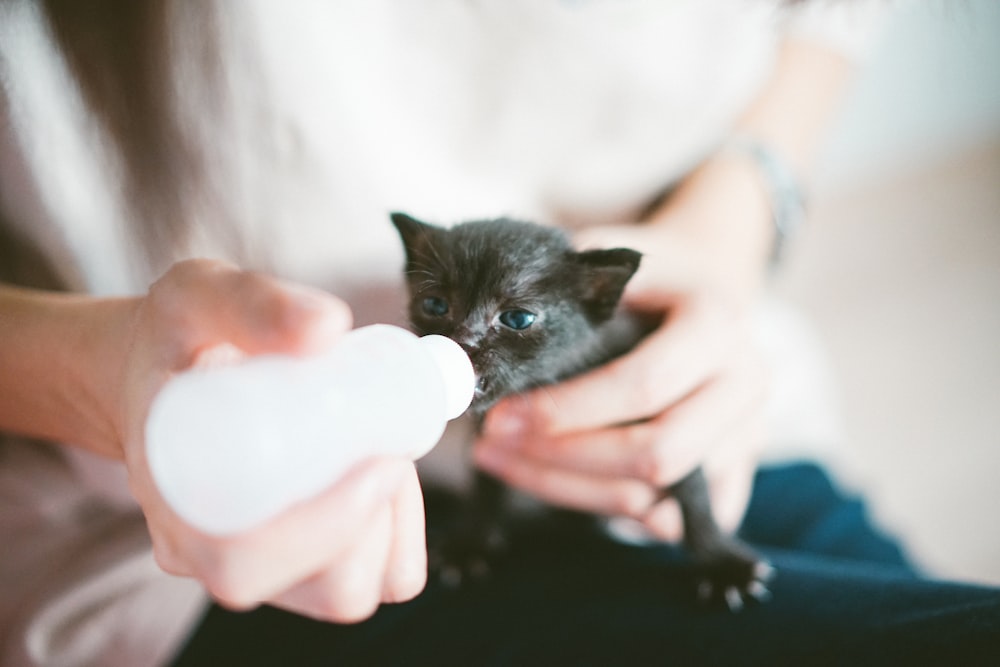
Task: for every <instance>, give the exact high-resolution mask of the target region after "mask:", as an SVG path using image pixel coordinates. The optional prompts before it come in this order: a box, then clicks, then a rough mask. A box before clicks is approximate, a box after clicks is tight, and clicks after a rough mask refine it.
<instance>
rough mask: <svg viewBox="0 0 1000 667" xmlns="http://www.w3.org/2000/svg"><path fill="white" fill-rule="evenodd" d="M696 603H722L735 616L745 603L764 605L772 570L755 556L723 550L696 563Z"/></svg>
mask: <svg viewBox="0 0 1000 667" xmlns="http://www.w3.org/2000/svg"><path fill="white" fill-rule="evenodd" d="M698 573H699V579H698V599H699V600H700V601H701V602H702V603H703V604H718V603H720V602H721V603H724V604H725V605H726V607H727V608H728V609H729V611H731V612H734V613H735V612H738V611H740V610H741V609H743V607H744V606H746V604H747V603H748V602H751V601H754V602H767V601H768V600H769V599H771V591H770V590H768V588H767V584H768V582H770V581H771V580H772V579H773V578H774V575H775V569H774V567H772V566H771V565H770V564H769V563H767V562H766V561H764V560H762V559H760V558H759V557H758V556H757V555H756V554H753V553H752V552H749V551H747V550H744V549H732V550H730V549H726V550H723V551H720V552H717V553H715V554H713V555H712V556H710V557H707V558H705V559H700V560H699V563H698Z"/></svg>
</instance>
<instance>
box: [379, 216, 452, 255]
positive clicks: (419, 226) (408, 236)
mask: <svg viewBox="0 0 1000 667" xmlns="http://www.w3.org/2000/svg"><path fill="white" fill-rule="evenodd" d="M389 218H390V219H391V220H392V224H393V225H395V226H396V231H398V232H399V237H400V238H401V239H402V240H403V248H404V249H405V250H406V264H407V267H410V266H411V265H412V264H413V263H414V262H415V261H419V259H420V258H421V257H425V256H427V254H428V253H427V248H428V246H429V244H430V242H431V238H432V237H433V235H434V234H435V233H436V232H438V231H440V229H441V228H440V227H435V226H434V225H431V224H428V223H426V222H421V221H420V220H417V219H416V218H413V217H411V216H408V215H406V214H405V213H399V212H393V213H390V214H389Z"/></svg>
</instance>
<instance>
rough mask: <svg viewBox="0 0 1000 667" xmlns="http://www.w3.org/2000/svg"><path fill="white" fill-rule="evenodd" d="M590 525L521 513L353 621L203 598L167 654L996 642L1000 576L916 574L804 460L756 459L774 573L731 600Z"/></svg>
mask: <svg viewBox="0 0 1000 667" xmlns="http://www.w3.org/2000/svg"><path fill="white" fill-rule="evenodd" d="M451 509H453V500H452V499H450V498H448V497H445V496H441V497H439V496H429V497H428V522H429V527H430V528H434V524H435V523H436V522H438V521H443V520H445V519H446V517H447V515H448V514H449V511H450V510H451ZM594 525H595V524H594V522H592V521H589V520H587V519H586V518H584V517H579V516H576V515H571V514H564V513H552V514H551V515H547V516H545V517H544V518H539V517H536V518H533V519H525V520H524V521H522V522H519V523H518V524H517V525H516V526H515V529H514V531H513V533H512V535H511V538H510V549H509V552H508V554H507V557H506V558H505V559H504V560H503V562H502V563H500V564H499V565H498V566H497V567H496V568H495V569H494V572H493V573H492V575H491V576H490V577H489V578H488V579H486V580H485V581H483V582H477V583H475V584H471V585H466V586H461V587H458V588H448V587H446V586H443V585H441V584H438V583H436V582H433V581H432V582H431V583H429V584H428V588H427V590H426V591H425V592H424V593H423V594H422V595H420V596H419V597H418V598H417V599H416V600H414V601H412V602H409V603H406V604H402V605H389V606H384V607H383V608H382V609H381V610H380V611H379V612H378V613H377V614H376V615H375V616H374V617H373V618H371V619H369V620H368V621H365V622H364V623H360V624H357V625H347V626H340V625H333V624H325V623H319V622H315V621H310V620H308V619H304V618H301V617H298V616H295V615H293V614H289V613H286V612H282V611H279V610H276V609H273V608H268V607H264V608H261V609H258V610H256V611H253V612H248V613H233V612H228V611H225V610H223V609H221V608H219V607H213V608H212V609H211V610H210V611H209V613H208V615H207V616H206V618H205V619H204V620H203V622H202V624H201V626H200V627H199V628H198V630H197V631H196V632H195V633H194V635H193V637H192V638H191V640H190V642H189V643H188V645H187V646H186V647H185V649H184V650H183V652H182V653H181V655H180V657H179V659H178V660H177V663H176V664H177V665H181V666H185V665H201V664H241V665H248V664H267V665H326V664H365V665H372V664H401V665H422V664H433V665H447V664H456V665H470V664H474V665H525V664H546V665H554V664H555V665H558V664H572V665H583V664H596V665H603V664H627V663H630V662H631V663H639V664H648V663H650V662H653V663H670V664H685V665H690V664H769V665H772V664H816V663H818V662H819V663H822V662H827V663H841V664H852V665H853V664H866V663H870V664H896V663H897V662H898V661H899V662H900V664H903V663H902V662H901V661H904V660H905V661H906V662H907V663H908V664H913V663H917V664H921V663H925V662H926V663H940V662H941V661H946V662H949V663H952V664H959V663H960V664H974V663H975V662H976V661H980V662H982V663H983V664H990V663H991V662H992V661H991V659H990V657H991V656H992V658H993V659H995V657H996V656H997V655H1000V591H998V590H994V589H988V588H981V587H974V586H967V585H960V584H954V583H943V582H935V581H930V580H926V579H923V578H921V577H920V576H919V575H918V574H917V573H916V572H915V571H914V570H913V569H912V568H911V567H910V566H909V565H908V564H907V563H906V561H905V559H904V557H903V554H902V552H901V550H900V549H899V547H898V546H897V545H896V544H895V543H894V542H893V541H892V540H891V539H889V538H888V537H886V536H884V535H881V534H880V533H878V532H877V531H876V530H875V529H874V528H873V527H872V526H871V524H870V523H869V521H868V519H867V517H866V516H865V513H864V508H863V506H862V505H861V504H860V503H858V502H857V501H855V500H852V499H849V498H845V497H844V496H843V495H841V494H840V493H838V492H837V491H836V489H834V488H833V487H832V486H831V484H830V482H829V480H828V479H827V478H826V476H825V475H824V474H823V473H822V472H821V471H820V470H819V469H818V468H816V467H814V466H810V465H795V466H785V467H780V468H773V469H768V470H764V471H762V472H761V473H759V474H758V478H757V484H756V486H755V491H754V497H753V500H752V501H751V505H750V507H749V509H748V512H747V517H746V520H745V522H744V526H743V529H742V533H743V535H744V537H746V538H747V539H748V541H750V542H751V543H753V544H755V545H757V546H758V547H760V549H761V550H762V551H763V552H764V553H765V554H766V555H767V557H768V558H769V559H770V560H771V562H772V564H773V565H774V566H775V568H776V570H777V574H776V576H775V578H774V580H773V581H772V582H771V584H770V589H771V591H772V593H773V596H772V599H771V600H770V601H768V602H766V603H763V604H757V603H753V604H749V605H747V606H746V608H744V610H743V611H741V612H739V613H737V614H734V613H731V612H729V611H728V610H727V609H725V608H724V607H712V608H706V607H704V606H701V605H700V604H699V603H698V602H697V596H696V593H695V581H696V577H695V576H694V575H695V573H694V572H693V571H691V569H690V567H689V566H688V565H687V564H686V563H685V561H684V559H683V555H682V553H681V552H680V551H679V550H678V549H676V548H673V547H669V546H654V547H636V546H630V545H625V544H620V543H617V542H615V541H613V540H611V539H609V538H608V537H607V536H606V535H605V534H604V533H603V532H601V531H599V530H596V529H595V528H594ZM956 661H957V662H956Z"/></svg>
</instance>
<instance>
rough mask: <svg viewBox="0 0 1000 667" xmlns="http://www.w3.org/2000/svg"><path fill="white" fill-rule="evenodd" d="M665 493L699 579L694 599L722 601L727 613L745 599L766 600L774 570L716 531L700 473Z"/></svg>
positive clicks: (739, 606) (704, 483) (752, 553)
mask: <svg viewBox="0 0 1000 667" xmlns="http://www.w3.org/2000/svg"><path fill="white" fill-rule="evenodd" d="M667 493H668V494H669V495H672V496H674V497H675V498H677V501H678V502H679V503H680V506H681V514H682V515H683V517H684V545H685V547H686V548H687V550H688V553H689V554H690V556H691V558H692V560H694V562H695V564H696V565H697V566H698V569H699V574H700V575H701V579H700V581H699V583H698V596H699V597H700V598H701V599H702V600H703V601H705V602H711V601H714V600H722V601H724V602H725V603H726V605H727V606H728V607H729V609H730V610H731V611H739V610H740V609H741V608H742V607H743V604H744V602H745V601H746V600H747V599H749V598H753V599H755V600H758V601H764V600H766V599H768V598H769V597H770V592H769V591H768V589H767V587H766V586H765V584H766V583H767V582H768V581H769V580H770V579H771V577H772V576H773V575H774V568H772V567H771V566H770V565H769V564H768V563H767V562H766V561H765V560H764V559H762V558H761V557H760V556H758V555H757V554H756V553H755V552H754V550H753V549H751V548H750V546H749V545H747V544H746V543H744V542H743V541H741V540H739V539H738V538H736V537H733V536H730V535H726V534H725V533H723V532H722V530H721V529H720V528H719V526H718V524H717V523H716V522H715V518H714V517H713V516H712V508H711V499H710V496H709V493H708V483H707V481H706V480H705V474H704V471H703V470H702V469H701V468H700V467H699V468H696V469H695V470H694V471H692V472H691V473H690V474H688V476H687V477H685V478H684V479H682V480H681V481H679V482H677V483H676V484H674V485H673V486H671V487H670V488H669V489H668V490H667Z"/></svg>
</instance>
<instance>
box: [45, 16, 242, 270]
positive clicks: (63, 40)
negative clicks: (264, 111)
mask: <svg viewBox="0 0 1000 667" xmlns="http://www.w3.org/2000/svg"><path fill="white" fill-rule="evenodd" d="M41 6H42V7H43V10H44V13H45V16H46V18H47V19H48V22H49V24H50V26H51V29H52V34H53V37H54V39H55V41H56V44H57V45H58V47H59V49H60V51H61V52H62V54H63V57H64V58H65V60H66V64H67V66H68V68H69V70H70V71H71V73H72V74H73V75H74V77H75V79H76V81H77V83H78V85H79V88H80V93H81V95H82V97H83V99H84V101H85V103H86V105H87V106H88V108H89V109H90V110H91V112H92V113H93V114H94V116H95V117H96V118H97V119H98V120H99V122H100V124H101V126H102V129H103V130H104V132H105V133H106V135H107V136H108V137H109V138H110V140H111V142H110V143H111V145H112V146H113V147H114V148H115V149H117V151H118V153H119V154H120V157H121V161H122V165H123V167H124V169H123V172H124V179H125V182H124V183H123V186H124V187H125V188H126V191H125V193H124V194H125V195H126V197H125V199H126V201H128V202H129V210H127V211H126V214H127V215H130V216H132V217H133V218H134V220H135V224H130V225H128V227H129V229H131V230H134V232H133V233H134V234H136V236H137V238H136V239H135V240H136V241H137V242H138V243H139V244H140V245H141V246H142V247H143V248H145V250H146V251H147V254H148V256H149V259H150V261H151V262H153V263H154V265H155V264H157V263H163V262H165V261H166V259H167V256H168V255H169V254H170V250H172V249H173V248H176V247H178V246H183V245H185V243H186V240H187V239H188V238H189V237H190V235H191V234H192V233H193V231H194V230H193V225H194V223H193V220H195V219H196V216H195V215H193V213H194V211H193V207H196V206H198V205H199V204H200V203H203V202H204V198H205V197H206V196H208V197H211V196H212V195H211V193H210V192H208V191H207V190H206V188H207V185H206V184H207V183H209V182H210V179H208V178H207V176H208V172H209V169H210V164H209V159H208V156H207V154H206V150H205V147H204V146H201V145H198V142H197V141H196V140H195V139H194V138H193V137H191V136H190V134H189V133H186V132H185V131H184V128H183V127H182V124H181V122H180V119H179V118H178V114H177V106H176V104H175V102H174V94H175V86H176V85H177V81H176V77H175V73H174V70H173V69H172V67H171V61H172V59H173V58H174V57H175V56H176V55H178V52H179V51H180V50H181V49H184V50H185V52H184V57H185V58H188V59H189V60H193V61H194V62H196V63H197V67H193V68H189V69H190V70H192V71H193V72H196V73H197V75H198V76H200V77H202V78H203V81H201V82H200V85H198V86H197V90H198V93H199V94H201V95H202V97H204V98H205V99H201V100H199V101H200V103H202V104H203V105H204V106H205V111H206V113H209V114H211V113H213V111H218V110H219V109H220V108H221V107H222V106H223V105H224V104H225V100H224V95H225V86H224V85H222V79H223V77H222V67H221V60H220V58H219V42H218V30H217V27H218V25H219V21H218V16H217V10H216V5H215V3H211V2H172V1H171V0H141V1H139V2H136V1H134V0H89V1H87V2H81V1H80V0H41ZM182 34H183V38H181V35H182ZM191 49H195V52H194V53H191V52H190V51H191ZM218 222H220V223H224V222H225V221H224V220H219V221H218Z"/></svg>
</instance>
